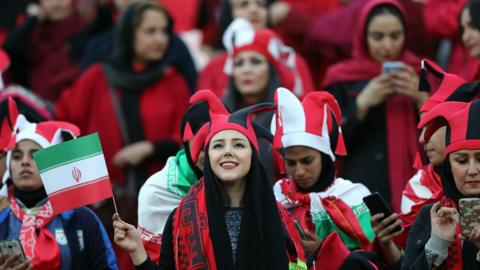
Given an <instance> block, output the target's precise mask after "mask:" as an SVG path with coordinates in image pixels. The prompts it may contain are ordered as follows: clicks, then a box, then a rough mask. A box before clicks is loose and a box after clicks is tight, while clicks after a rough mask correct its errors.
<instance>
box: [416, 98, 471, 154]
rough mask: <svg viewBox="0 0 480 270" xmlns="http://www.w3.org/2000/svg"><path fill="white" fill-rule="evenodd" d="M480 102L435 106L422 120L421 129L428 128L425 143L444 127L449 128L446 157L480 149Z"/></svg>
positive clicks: (448, 103)
mask: <svg viewBox="0 0 480 270" xmlns="http://www.w3.org/2000/svg"><path fill="white" fill-rule="evenodd" d="M479 119H480V100H475V101H473V102H470V103H465V102H445V103H442V104H440V105H437V106H435V108H433V109H432V110H430V111H429V112H428V113H427V114H425V115H424V117H423V118H422V119H421V120H420V123H419V124H418V127H419V128H423V127H424V126H426V125H427V124H428V126H427V129H426V131H425V141H426V142H427V141H428V140H429V139H430V137H431V136H432V135H433V133H434V132H435V131H436V130H437V129H438V128H440V127H442V126H445V125H446V126H447V136H446V140H445V156H447V155H448V154H450V153H452V152H455V151H458V150H463V149H470V150H475V149H480V124H479Z"/></svg>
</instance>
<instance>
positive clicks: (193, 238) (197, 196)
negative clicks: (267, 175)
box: [172, 178, 305, 270]
mask: <svg viewBox="0 0 480 270" xmlns="http://www.w3.org/2000/svg"><path fill="white" fill-rule="evenodd" d="M278 209H279V214H280V217H281V220H282V223H283V225H284V226H285V229H286V230H287V232H288V233H289V239H290V240H292V243H293V246H294V248H295V252H293V253H292V250H288V249H287V252H288V254H287V255H288V258H289V261H290V262H296V261H297V259H298V260H301V261H304V262H305V256H304V253H303V249H302V246H301V243H300V236H299V234H298V232H297V230H296V228H295V225H294V223H293V221H292V220H291V219H290V217H289V216H288V213H286V212H285V210H283V206H281V205H278ZM172 224H173V249H174V254H175V266H176V269H177V270H180V269H181V270H186V269H189V270H190V269H191V270H193V269H209V270H216V269H217V266H216V263H215V252H214V249H213V244H212V239H211V238H210V230H209V225H208V214H207V207H206V198H205V183H204V180H203V178H202V179H200V180H199V181H198V182H197V184H196V185H195V186H194V187H193V188H192V189H191V190H190V192H188V194H187V195H186V196H185V197H184V199H183V200H182V201H181V202H180V205H179V206H178V208H177V210H176V212H175V215H174V216H173V223H172Z"/></svg>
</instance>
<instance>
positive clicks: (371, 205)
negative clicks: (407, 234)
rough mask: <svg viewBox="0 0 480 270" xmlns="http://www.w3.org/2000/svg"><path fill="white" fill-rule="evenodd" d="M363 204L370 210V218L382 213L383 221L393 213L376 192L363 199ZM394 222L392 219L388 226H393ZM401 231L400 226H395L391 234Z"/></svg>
mask: <svg viewBox="0 0 480 270" xmlns="http://www.w3.org/2000/svg"><path fill="white" fill-rule="evenodd" d="M363 202H365V204H366V205H367V207H368V209H369V210H370V214H371V215H372V216H374V215H376V214H380V213H382V214H383V218H382V220H384V219H386V218H388V217H390V216H391V215H392V214H393V211H392V209H391V208H390V206H388V204H387V203H386V202H385V200H384V199H383V197H382V195H380V193H378V192H374V193H372V194H370V195H368V196H365V197H364V198H363ZM395 221H396V220H395V219H393V221H392V222H391V223H390V224H389V225H391V224H393V223H394V222H395ZM401 230H402V226H401V225H400V226H397V227H396V228H395V229H394V230H392V231H391V233H392V234H393V233H396V232H399V231H401Z"/></svg>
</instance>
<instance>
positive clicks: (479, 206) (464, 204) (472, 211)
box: [459, 198, 480, 237]
mask: <svg viewBox="0 0 480 270" xmlns="http://www.w3.org/2000/svg"><path fill="white" fill-rule="evenodd" d="M459 210H460V226H461V227H462V235H463V236H465V237H468V236H469V235H470V233H471V232H472V230H473V228H475V227H476V226H480V222H479V219H480V198H468V199H467V198H465V199H460V201H459Z"/></svg>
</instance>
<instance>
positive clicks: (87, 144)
mask: <svg viewBox="0 0 480 270" xmlns="http://www.w3.org/2000/svg"><path fill="white" fill-rule="evenodd" d="M33 158H34V159H35V161H36V163H37V167H38V170H39V171H40V176H41V178H42V182H43V185H44V187H45V191H46V192H47V194H48V198H49V200H50V202H51V203H52V207H53V210H54V212H55V213H61V212H63V211H67V210H70V209H74V208H78V207H81V206H85V205H87V204H91V203H95V202H98V201H102V200H104V199H107V198H110V197H113V193H112V187H111V185H110V178H109V177H108V171H107V165H106V164H105V157H104V156H103V151H102V146H101V144H100V139H99V138H98V134H97V133H94V134H91V135H88V136H84V137H81V138H78V139H75V140H70V141H67V142H64V143H61V144H57V145H54V146H52V147H48V148H45V149H43V150H39V151H37V152H35V153H34V154H33Z"/></svg>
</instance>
